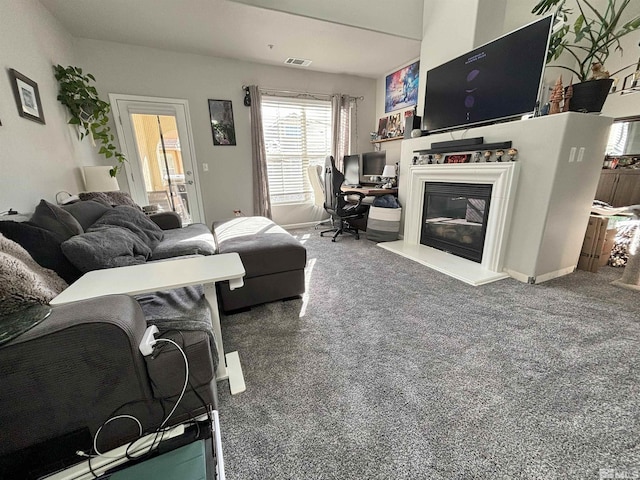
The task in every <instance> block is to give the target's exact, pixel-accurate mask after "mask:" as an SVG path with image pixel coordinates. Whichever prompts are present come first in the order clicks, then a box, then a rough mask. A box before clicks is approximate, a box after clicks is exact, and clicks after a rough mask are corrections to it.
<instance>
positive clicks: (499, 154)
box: [496, 150, 504, 162]
mask: <svg viewBox="0 0 640 480" xmlns="http://www.w3.org/2000/svg"><path fill="white" fill-rule="evenodd" d="M503 155H504V150H496V161H498V162H502V156H503Z"/></svg>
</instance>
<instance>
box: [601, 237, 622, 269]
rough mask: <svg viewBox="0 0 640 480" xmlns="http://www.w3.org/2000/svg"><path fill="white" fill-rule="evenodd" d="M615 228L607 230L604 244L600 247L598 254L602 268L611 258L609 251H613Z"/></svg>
mask: <svg viewBox="0 0 640 480" xmlns="http://www.w3.org/2000/svg"><path fill="white" fill-rule="evenodd" d="M617 233H618V229H617V228H609V229H607V232H606V234H605V236H604V244H603V245H602V252H601V253H600V265H599V266H600V267H604V266H605V265H606V264H607V262H608V261H609V257H610V256H611V250H613V244H614V243H615V239H616V234H617Z"/></svg>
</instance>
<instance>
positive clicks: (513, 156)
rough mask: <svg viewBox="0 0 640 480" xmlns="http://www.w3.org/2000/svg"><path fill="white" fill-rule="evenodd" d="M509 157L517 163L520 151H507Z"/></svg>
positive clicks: (513, 149)
mask: <svg viewBox="0 0 640 480" xmlns="http://www.w3.org/2000/svg"><path fill="white" fill-rule="evenodd" d="M507 155H509V160H511V161H512V162H515V161H516V157H517V156H518V149H517V148H510V149H509V150H508V151H507Z"/></svg>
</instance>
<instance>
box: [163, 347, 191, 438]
mask: <svg viewBox="0 0 640 480" xmlns="http://www.w3.org/2000/svg"><path fill="white" fill-rule="evenodd" d="M156 342H168V343H172V344H173V345H174V346H175V347H176V348H177V349H178V350H179V351H180V353H181V354H182V358H183V359H184V370H185V374H184V386H183V387H182V393H180V396H179V397H178V400H177V401H176V404H175V405H174V406H173V409H172V410H171V412H169V415H167V418H165V419H164V421H163V422H162V423H161V424H160V427H159V428H158V430H160V429H162V428H163V427H164V426H165V424H166V423H167V422H168V421H169V419H170V418H171V415H173V412H175V411H176V408H178V405H179V404H180V402H181V401H182V397H184V393H185V392H186V391H187V385H189V361H188V360H187V355H186V354H185V353H184V350H182V348H180V346H179V345H178V344H177V343H176V342H174V341H173V340H170V339H168V338H158V339H156Z"/></svg>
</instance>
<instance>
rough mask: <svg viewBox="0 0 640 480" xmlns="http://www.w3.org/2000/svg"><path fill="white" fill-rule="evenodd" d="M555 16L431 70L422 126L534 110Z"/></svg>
mask: <svg viewBox="0 0 640 480" xmlns="http://www.w3.org/2000/svg"><path fill="white" fill-rule="evenodd" d="M552 18H553V17H552V16H551V15H550V16H547V17H544V18H542V19H540V20H537V21H535V22H533V23H530V24H528V25H525V26H524V27H522V28H520V29H518V30H514V31H513V32H511V33H508V34H506V35H504V36H502V37H500V38H498V39H496V40H494V41H492V42H489V43H487V44H486V45H483V46H481V47H478V48H476V49H474V50H472V51H470V52H469V53H466V54H465V55H461V56H460V57H458V58H455V59H453V60H451V61H449V62H447V63H444V64H442V65H440V66H438V67H435V68H433V69H431V70H429V71H428V72H427V82H426V94H425V105H424V122H425V123H424V125H423V127H424V128H425V129H426V130H428V131H429V132H434V131H441V130H453V129H455V128H461V127H466V126H471V125H477V124H481V123H490V122H495V121H498V120H506V119H512V118H516V117H521V116H523V115H526V114H528V113H532V112H534V111H535V109H536V103H537V101H538V98H539V96H540V92H541V86H542V74H543V72H544V64H545V60H546V56H547V48H548V43H549V37H550V33H551V26H552Z"/></svg>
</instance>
